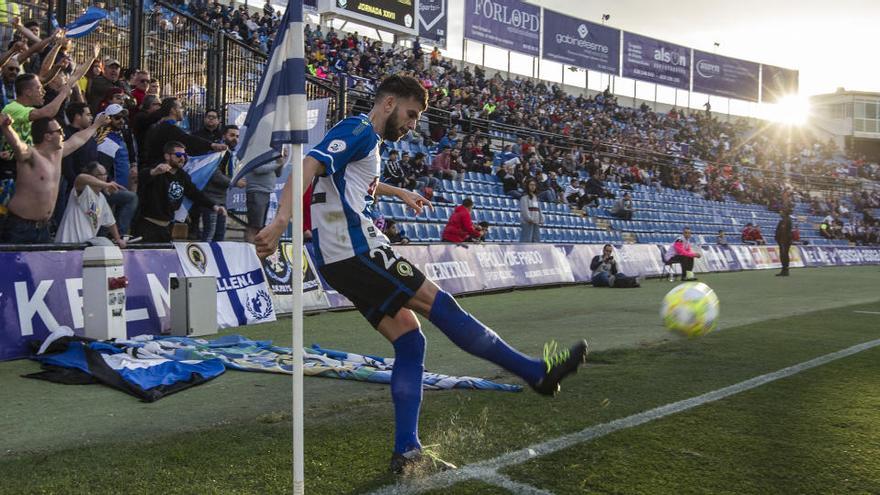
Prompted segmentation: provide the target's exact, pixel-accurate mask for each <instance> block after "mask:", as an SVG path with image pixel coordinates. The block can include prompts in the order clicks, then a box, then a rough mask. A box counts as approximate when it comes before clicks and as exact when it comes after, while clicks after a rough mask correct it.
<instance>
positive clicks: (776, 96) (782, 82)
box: [761, 64, 798, 103]
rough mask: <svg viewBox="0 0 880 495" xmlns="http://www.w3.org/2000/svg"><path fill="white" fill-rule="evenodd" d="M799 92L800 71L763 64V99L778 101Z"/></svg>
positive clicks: (771, 101)
mask: <svg viewBox="0 0 880 495" xmlns="http://www.w3.org/2000/svg"><path fill="white" fill-rule="evenodd" d="M797 92H798V71H796V70H792V69H783V68H782V67H775V66H773V65H766V64H762V65H761V101H762V102H764V103H776V102H778V101H779V100H781V99H782V98H784V97H785V96H787V95H794V94H797Z"/></svg>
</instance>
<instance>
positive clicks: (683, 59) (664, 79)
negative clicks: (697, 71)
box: [621, 31, 691, 90]
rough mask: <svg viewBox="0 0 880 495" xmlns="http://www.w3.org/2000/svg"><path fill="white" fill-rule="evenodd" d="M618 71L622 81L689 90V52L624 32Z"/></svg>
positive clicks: (672, 45)
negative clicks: (634, 80)
mask: <svg viewBox="0 0 880 495" xmlns="http://www.w3.org/2000/svg"><path fill="white" fill-rule="evenodd" d="M622 69H623V70H622V73H621V75H622V76H623V77H629V78H631V79H638V80H639V81H646V82H651V83H654V84H662V85H664V86H671V87H673V88H678V89H684V90H689V89H690V87H691V86H690V84H691V49H690V48H687V47H684V46H681V45H676V44H675V43H669V42H668V41H662V40H658V39H654V38H648V37H647V36H640V35H638V34H633V33H629V32H626V31H624V32H623V68H622Z"/></svg>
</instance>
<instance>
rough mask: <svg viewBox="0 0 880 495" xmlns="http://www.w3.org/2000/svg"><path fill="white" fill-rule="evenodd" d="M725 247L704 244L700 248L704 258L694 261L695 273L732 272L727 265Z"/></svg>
mask: <svg viewBox="0 0 880 495" xmlns="http://www.w3.org/2000/svg"><path fill="white" fill-rule="evenodd" d="M722 248H723V246H717V245H714V244H704V245H702V246H700V253H702V256H701V257H699V258H696V259H695V260H694V272H696V273H708V272H726V271H729V270H730V265H729V264H728V263H727V257H726V256H725V254H724V250H723V249H722Z"/></svg>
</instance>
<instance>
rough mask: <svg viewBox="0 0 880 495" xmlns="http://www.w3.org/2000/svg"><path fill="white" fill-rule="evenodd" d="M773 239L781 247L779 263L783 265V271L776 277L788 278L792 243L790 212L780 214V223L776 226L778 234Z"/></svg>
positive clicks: (784, 211) (783, 211)
mask: <svg viewBox="0 0 880 495" xmlns="http://www.w3.org/2000/svg"><path fill="white" fill-rule="evenodd" d="M773 237H774V238H775V240H776V244H777V245H778V246H779V262H780V263H781V264H782V270H781V271H780V272H779V273H777V274H776V276H777V277H787V276H788V275H789V274H788V265H789V250H790V249H791V242H792V233H791V213H790V212H789V211H788V210H782V211H781V212H780V219H779V223H777V224H776V233H775V234H774V236H773Z"/></svg>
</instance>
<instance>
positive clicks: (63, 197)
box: [53, 103, 98, 226]
mask: <svg viewBox="0 0 880 495" xmlns="http://www.w3.org/2000/svg"><path fill="white" fill-rule="evenodd" d="M65 113H66V116H67V121H68V122H69V123H70V124H69V125H67V126H65V128H64V138H65V139H70V137H71V136H73V135H74V134H76V133H78V132H80V131H82V130H84V129H87V128H88V127H89V126H91V125H92V111H91V110H90V109H89V106H88V105H86V104H85V103H71V104H70V105H68V106H67V109H66V110H65ZM95 161H98V143H97V141H95V138H94V136H89V138H88V139H86V140H85V142H84V143H83V144H82V146H80V147H78V148H77V149H76V151H74V152H73V153H70V154H68V155H66V156H65V157H64V159H63V160H62V161H61V183H60V184H59V189H58V191H59V193H58V200H57V203H56V205H55V215H54V217H53V224H54V225H56V226H57V225H59V224H60V223H61V219H62V217H63V215H64V208H65V206H66V205H67V195H68V194H70V190H71V189H72V188H73V182H74V180H75V179H76V177H77V176H78V175H79V174H81V173H83V170H85V168H86V166H87V165H88V164H90V163H92V162H95Z"/></svg>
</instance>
